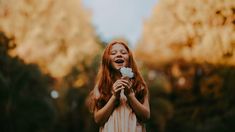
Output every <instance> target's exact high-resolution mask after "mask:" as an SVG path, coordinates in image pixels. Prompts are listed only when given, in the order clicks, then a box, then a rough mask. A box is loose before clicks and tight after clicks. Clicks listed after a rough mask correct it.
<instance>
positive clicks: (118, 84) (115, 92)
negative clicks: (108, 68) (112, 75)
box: [112, 79, 125, 98]
mask: <svg viewBox="0 0 235 132" xmlns="http://www.w3.org/2000/svg"><path fill="white" fill-rule="evenodd" d="M124 88H125V87H124V86H123V82H122V80H121V79H118V80H117V81H116V82H115V83H114V84H113V86H112V94H113V95H114V96H115V97H116V98H119V97H120V92H121V90H122V89H124Z"/></svg>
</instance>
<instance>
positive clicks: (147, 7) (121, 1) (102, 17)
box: [82, 0, 157, 48]
mask: <svg viewBox="0 0 235 132" xmlns="http://www.w3.org/2000/svg"><path fill="white" fill-rule="evenodd" d="M82 2H83V5H84V6H85V7H86V8H87V9H89V10H91V12H92V24H93V25H94V27H95V28H96V32H97V34H98V35H99V36H100V37H101V39H102V40H104V41H105V42H108V41H110V40H112V39H114V38H124V39H126V40H127V41H128V42H129V44H130V46H131V47H132V48H133V47H135V44H136V43H137V41H138V39H139V38H140V35H141V32H142V27H143V24H144V21H145V20H146V19H147V18H149V17H150V16H151V13H152V10H153V8H154V6H156V4H157V0H83V1H82Z"/></svg>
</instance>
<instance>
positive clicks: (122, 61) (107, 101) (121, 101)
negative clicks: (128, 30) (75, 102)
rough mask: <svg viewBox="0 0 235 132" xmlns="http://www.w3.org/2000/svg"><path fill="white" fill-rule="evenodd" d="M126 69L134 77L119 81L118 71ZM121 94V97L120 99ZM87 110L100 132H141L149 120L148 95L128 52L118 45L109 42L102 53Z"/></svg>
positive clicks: (120, 76)
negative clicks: (128, 69) (122, 92)
mask: <svg viewBox="0 0 235 132" xmlns="http://www.w3.org/2000/svg"><path fill="white" fill-rule="evenodd" d="M122 67H129V68H131V69H132V70H133V72H134V77H133V78H131V79H129V78H123V77H122V75H121V73H120V71H119V70H120V68H122ZM122 89H123V90H124V95H123V96H124V97H121V96H120V92H121V90H122ZM89 96H90V97H89V100H90V101H89V102H90V103H89V106H90V109H91V111H92V112H93V113H94V119H95V122H96V123H98V124H99V125H100V132H145V131H146V130H145V126H144V124H143V122H144V121H146V120H147V119H149V118H150V109H149V100H148V99H149V93H148V89H147V86H146V84H145V81H144V80H143V78H142V76H141V75H140V73H139V71H138V69H137V65H136V63H135V61H134V58H133V55H132V52H131V51H130V49H129V48H128V46H127V44H126V43H125V42H122V41H113V42H111V43H109V44H108V45H107V47H106V48H105V50H104V52H103V56H102V62H101V65H100V68H99V73H98V75H97V80H96V86H95V87H94V89H93V90H92V92H91V93H90V95H89Z"/></svg>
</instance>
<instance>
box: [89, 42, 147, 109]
mask: <svg viewBox="0 0 235 132" xmlns="http://www.w3.org/2000/svg"><path fill="white" fill-rule="evenodd" d="M115 44H121V45H123V46H124V47H125V48H126V50H127V51H128V54H129V62H128V67H130V68H132V71H133V72H134V77H133V90H134V92H135V96H136V98H137V99H138V100H139V101H140V102H141V103H143V101H144V97H145V96H146V93H147V90H148V88H147V85H146V83H145V81H144V79H143V78H142V76H141V74H140V73H139V70H138V68H137V65H136V62H135V60H134V58H133V54H132V52H131V51H130V49H129V48H128V46H127V44H126V43H125V42H123V41H117V40H116V41H112V42H111V43H109V44H108V45H107V46H106V48H105V50H104V52H103V55H102V60H101V64H100V67H99V72H98V75H97V77H96V88H98V92H99V95H100V96H99V97H98V98H96V99H95V100H93V101H92V102H94V104H93V105H90V107H92V108H91V111H93V110H94V108H95V107H96V108H97V109H100V108H102V107H103V106H104V105H105V104H106V103H107V102H108V100H109V99H110V97H111V96H112V93H111V91H112V85H113V83H114V82H115V81H116V80H115V75H116V74H120V72H117V70H115V69H114V68H113V67H112V64H111V63H112V62H111V59H110V51H111V48H112V46H113V45H115ZM93 92H94V90H93ZM90 96H94V94H92V92H91V94H90ZM92 109H93V110H92Z"/></svg>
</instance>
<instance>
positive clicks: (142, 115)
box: [127, 94, 150, 121]
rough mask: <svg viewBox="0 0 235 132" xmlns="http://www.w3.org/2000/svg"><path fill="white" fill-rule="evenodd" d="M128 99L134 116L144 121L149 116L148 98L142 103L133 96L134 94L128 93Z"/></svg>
mask: <svg viewBox="0 0 235 132" xmlns="http://www.w3.org/2000/svg"><path fill="white" fill-rule="evenodd" d="M127 97H128V100H129V103H130V106H131V107H132V109H133V110H134V112H135V114H136V116H137V117H138V118H139V119H141V120H143V121H145V120H147V119H149V118H150V109H149V103H148V99H147V98H146V99H147V100H146V99H145V101H144V103H143V104H141V103H140V102H139V101H138V100H137V99H136V97H135V95H134V94H129V95H128V96H127Z"/></svg>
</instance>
